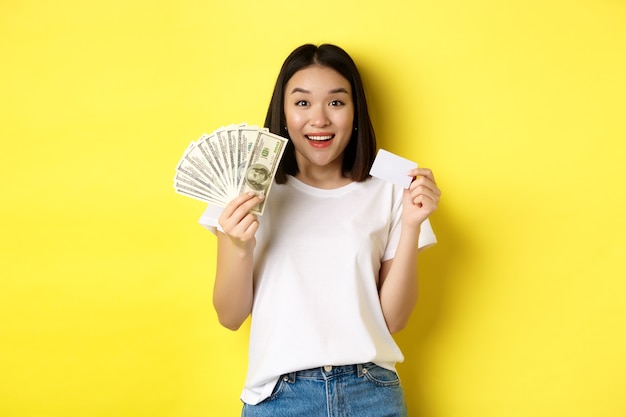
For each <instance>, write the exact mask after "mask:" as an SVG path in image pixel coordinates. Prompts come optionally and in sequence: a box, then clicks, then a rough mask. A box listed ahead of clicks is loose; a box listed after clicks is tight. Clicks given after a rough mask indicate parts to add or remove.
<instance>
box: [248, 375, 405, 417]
mask: <svg viewBox="0 0 626 417" xmlns="http://www.w3.org/2000/svg"><path fill="white" fill-rule="evenodd" d="M406 415H407V409H406V403H405V401H404V393H403V391H402V387H401V386H400V379H399V378H398V375H397V374H396V373H395V372H393V371H390V370H388V369H385V368H381V367H380V366H378V365H375V364H373V363H365V364H359V365H346V366H332V367H331V366H325V367H321V368H314V369H307V370H305V371H298V372H292V373H290V374H285V375H283V376H281V377H280V379H279V380H278V383H276V386H275V387H274V392H272V395H271V396H270V397H269V398H267V399H265V400H264V401H262V402H260V403H259V404H257V405H250V404H245V403H244V405H243V411H242V413H241V416H242V417H406Z"/></svg>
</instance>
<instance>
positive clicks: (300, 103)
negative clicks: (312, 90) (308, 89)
mask: <svg viewBox="0 0 626 417" xmlns="http://www.w3.org/2000/svg"><path fill="white" fill-rule="evenodd" d="M308 105H309V102H308V101H306V100H298V101H296V106H298V107H305V106H308Z"/></svg>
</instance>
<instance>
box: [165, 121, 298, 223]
mask: <svg viewBox="0 0 626 417" xmlns="http://www.w3.org/2000/svg"><path fill="white" fill-rule="evenodd" d="M286 144H287V139H285V138H283V137H281V136H278V135H275V134H273V133H271V132H269V130H267V129H265V128H260V127H258V126H248V125H247V124H245V123H244V124H238V125H229V126H226V127H221V128H219V129H217V130H216V131H214V132H213V133H211V134H208V135H207V134H206V133H205V134H203V135H202V136H200V138H199V139H198V140H196V141H193V142H191V143H190V144H189V146H188V147H187V149H186V150H185V152H184V153H183V156H182V158H181V159H180V162H179V163H178V165H177V166H176V175H175V176H174V189H175V190H176V192H177V193H179V194H182V195H185V196H187V197H191V198H195V199H197V200H201V201H204V202H206V203H209V204H214V205H217V206H220V207H225V206H226V205H227V204H228V203H230V201H231V200H232V199H233V198H235V197H237V196H238V195H240V194H242V193H246V192H250V191H252V192H255V193H257V194H263V195H265V199H264V200H263V201H262V202H261V203H260V204H259V205H258V206H256V207H255V208H254V209H252V212H253V213H255V214H259V215H261V214H263V209H264V208H265V202H266V201H267V197H268V194H269V192H270V188H271V186H272V183H273V182H274V176H275V175H276V169H277V168H278V163H279V162H280V159H281V158H282V156H283V152H284V150H285V146H286Z"/></svg>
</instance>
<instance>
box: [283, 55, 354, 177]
mask: <svg viewBox="0 0 626 417" xmlns="http://www.w3.org/2000/svg"><path fill="white" fill-rule="evenodd" d="M284 100H285V119H286V121H287V130H288V132H289V136H290V137H291V140H292V142H293V145H294V147H295V154H296V161H297V162H298V168H299V171H300V172H303V171H306V170H307V169H316V168H320V167H322V168H327V169H338V170H339V173H341V169H342V168H341V167H342V162H343V152H344V150H345V149H346V146H347V145H348V142H349V141H350V138H351V136H352V129H353V127H352V126H353V121H354V103H353V101H352V89H351V88H350V82H349V81H348V80H347V79H345V78H344V77H343V76H342V75H341V74H339V73H338V72H337V71H335V70H333V69H331V68H329V67H323V66H319V65H313V66H310V67H306V68H304V69H301V70H300V71H298V72H296V73H295V74H294V75H293V76H292V77H291V79H290V80H289V81H288V82H287V86H286V88H285V97H284Z"/></svg>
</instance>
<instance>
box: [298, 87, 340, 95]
mask: <svg viewBox="0 0 626 417" xmlns="http://www.w3.org/2000/svg"><path fill="white" fill-rule="evenodd" d="M295 93H305V94H310V93H311V92H310V91H309V90H305V89H304V88H300V87H296V88H294V89H293V90H291V94H295ZM337 93H346V94H348V90H346V89H345V88H343V87H339V88H333V89H332V90H330V91H328V94H337Z"/></svg>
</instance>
